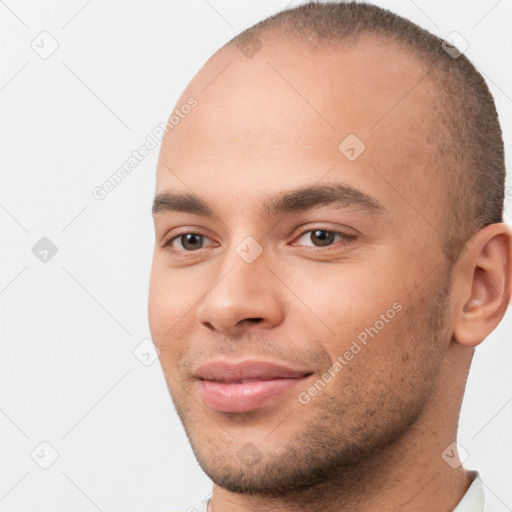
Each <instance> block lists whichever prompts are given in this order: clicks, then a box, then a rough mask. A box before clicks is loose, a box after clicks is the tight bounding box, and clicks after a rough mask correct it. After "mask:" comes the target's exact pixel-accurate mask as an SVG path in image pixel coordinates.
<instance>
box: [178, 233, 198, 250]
mask: <svg viewBox="0 0 512 512" xmlns="http://www.w3.org/2000/svg"><path fill="white" fill-rule="evenodd" d="M203 238H204V237H203V235H198V234H197V233H187V234H186V235H180V237H179V239H180V242H181V245H182V247H183V248H184V249H186V250H194V249H200V248H201V247H202V245H203Z"/></svg>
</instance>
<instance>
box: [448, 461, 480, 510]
mask: <svg viewBox="0 0 512 512" xmlns="http://www.w3.org/2000/svg"><path fill="white" fill-rule="evenodd" d="M470 474H471V475H472V476H473V482H472V483H471V485H470V486H469V489H468V490H467V491H466V494H464V496H463V498H462V499H461V500H460V502H459V504H458V505H457V506H456V507H455V508H454V509H453V512H483V510H484V488H483V485H482V480H481V479H480V474H479V473H478V471H470Z"/></svg>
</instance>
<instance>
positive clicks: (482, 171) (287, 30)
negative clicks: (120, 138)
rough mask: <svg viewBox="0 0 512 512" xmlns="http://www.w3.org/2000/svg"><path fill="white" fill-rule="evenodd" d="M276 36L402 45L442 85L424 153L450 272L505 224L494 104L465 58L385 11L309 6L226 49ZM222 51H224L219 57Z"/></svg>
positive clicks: (318, 44) (316, 43) (318, 43)
mask: <svg viewBox="0 0 512 512" xmlns="http://www.w3.org/2000/svg"><path fill="white" fill-rule="evenodd" d="M271 32H274V33H279V34H281V35H285V36H288V37H290V38H292V39H294V40H297V41H299V42H302V43H306V44H307V45H309V46H310V47H315V48H322V47H323V46H327V45H330V46H331V47H332V46H333V45H334V46H336V45H338V47H339V45H340V43H346V44H347V46H350V45H352V44H353V43H354V42H356V41H357V40H358V39H359V38H360V37H361V36H367V35H378V36H381V37H382V38H383V39H385V40H390V41H394V42H396V43H398V44H399V45H402V46H404V47H405V48H407V49H409V50H410V51H411V53H412V54H413V55H415V56H417V58H418V59H419V60H420V61H421V62H423V63H424V64H425V65H426V66H428V68H429V75H430V78H431V79H432V80H434V82H435V83H436V84H437V91H436V93H437V96H436V97H435V99H433V101H432V103H431V104H430V105H431V112H430V114H431V122H432V129H431V133H430V134H429V137H428V140H427V141H425V143H426V145H428V146H430V147H431V148H434V149H433V151H436V149H435V148H437V154H435V155H432V156H433V157H435V160H436V161H437V162H439V165H440V166H441V167H442V169H440V171H441V172H438V173H437V174H435V173H434V175H435V176H438V179H440V180H443V184H442V185H444V187H449V190H448V197H449V204H447V209H446V211H445V215H444V216H443V218H445V219H446V226H442V227H441V228H440V230H439V231H438V233H439V238H440V242H441V244H442V247H443V252H444V254H445V255H446V257H447V258H448V260H449V262H451V263H452V264H453V263H454V262H455V261H456V260H457V258H458V256H459V254H460V253H461V249H462V247H463V245H464V243H465V242H466V241H467V240H468V238H469V237H471V236H472V235H473V234H474V233H476V232H477V231H478V230H480V229H482V228H483V227H485V226H487V225H489V224H493V223H496V222H502V221H503V200H504V188H505V174H506V173H505V159H504V147H503V136H502V131H501V127H500V123H499V120H498V114H497V112H496V106H495V103H494V99H493V97H492V95H491V93H490V91H489V88H488V86H487V84H486V82H485V80H484V78H483V77H482V75H481V74H480V73H479V72H478V71H477V69H476V68H475V66H474V65H473V64H472V63H471V62H470V61H469V60H468V59H467V57H466V56H465V55H464V54H463V53H459V52H457V50H456V49H455V52H456V53H454V52H453V51H450V52H449V51H447V50H446V49H450V47H447V46H446V43H445V44H443V41H444V40H443V39H441V38H440V37H438V36H436V35H433V34H431V33H430V32H428V31H427V30H425V29H423V28H421V27H420V26H419V25H416V24H415V23H413V22H411V21H409V20H407V19H405V18H403V17H401V16H398V15H397V14H394V13H392V12H391V11H389V10H387V9H383V8H381V7H377V6H375V5H372V4H368V3H359V2H331V3H318V2H309V3H306V4H304V5H300V6H298V7H294V8H290V9H286V10H283V11H281V12H278V13H277V14H274V15H273V16H270V17H268V18H266V19H264V20H262V21H260V22H259V23H257V24H256V25H254V26H252V27H250V28H248V29H246V30H244V31H243V32H242V33H240V34H238V35H237V36H235V37H234V38H233V39H231V40H230V41H229V42H228V43H226V44H225V45H224V46H223V47H222V48H224V47H230V46H234V45H236V46H240V45H241V44H242V45H243V44H244V43H245V42H246V41H247V42H249V43H250V42H251V40H254V38H258V37H263V35H264V34H267V33H271ZM222 48H221V49H222Z"/></svg>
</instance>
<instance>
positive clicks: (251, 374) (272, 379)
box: [194, 360, 313, 412]
mask: <svg viewBox="0 0 512 512" xmlns="http://www.w3.org/2000/svg"><path fill="white" fill-rule="evenodd" d="M312 373H313V372H312V371H310V370H307V369H297V368H290V367H288V366H283V365H280V364H277V363H272V362H267V361H254V360H246V361H241V362H237V363H229V362H227V361H211V362H209V363H206V364H204V365H201V366H200V367H199V368H198V369H197V371H196V372H195V373H194V375H195V377H197V378H198V379H199V393H200V395H201V398H202V400H203V402H204V403H205V404H206V405H207V406H208V407H210V408H211V409H214V410H216V411H218V412H247V411H251V410H254V409H257V408H259V407H261V406H263V405H264V404H266V403H268V402H269V401H271V400H272V399H274V398H276V397H277V396H279V395H281V394H282V393H285V392H286V391H289V390H291V389H292V388H294V387H295V386H297V385H298V384H299V383H301V382H303V381H304V380H305V379H307V378H308V377H309V376H310V375H311V374H312Z"/></svg>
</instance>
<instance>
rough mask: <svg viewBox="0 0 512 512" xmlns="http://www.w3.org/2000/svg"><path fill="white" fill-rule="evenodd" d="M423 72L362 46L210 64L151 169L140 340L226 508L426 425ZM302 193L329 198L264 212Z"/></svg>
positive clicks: (436, 249)
mask: <svg viewBox="0 0 512 512" xmlns="http://www.w3.org/2000/svg"><path fill="white" fill-rule="evenodd" d="M427 71H428V70H427V69H426V68H425V67H424V66H423V65H421V64H420V63H419V62H417V61H416V59H414V58H413V57H412V56H409V55H408V54H407V52H405V51H403V50H400V49H398V48H397V47H396V46H393V45H391V44H388V43H383V42H382V41H381V40H375V39H372V38H367V39H365V40H362V41H360V42H359V43H357V44H356V45H354V46H353V47H352V48H350V49H348V50H345V51H341V50H328V49H325V50H322V51H315V52H312V51H311V50H308V49H307V48H306V47H304V46H302V45H300V44H297V43H292V42H289V41H285V40H283V41H278V40H270V39H268V40H267V39H265V40H263V47H262V48H261V49H260V51H259V52H258V53H256V55H254V56H253V57H251V58H247V57H246V56H245V55H244V54H243V53H242V52H239V51H238V50H237V49H236V48H231V49H226V50H224V51H222V52H221V53H220V54H218V55H216V56H215V57H214V58H213V59H212V60H210V61H209V62H208V63H207V64H206V65H205V67H204V68H203V69H202V70H201V71H200V73H199V74H198V75H197V76H196V78H195V79H194V80H193V81H192V83H191V85H190V86H189V88H188V89H187V91H185V93H184V94H183V96H182V100H180V101H179V102H178V105H181V104H182V103H184V102H185V101H186V99H187V98H188V97H189V96H194V97H195V98H196V99H197V101H198V104H197V106H196V107H195V108H194V110H192V112H191V113H190V114H189V115H188V116H187V117H185V118H183V119H182V120H180V123H179V125H178V126H176V127H175V128H174V129H173V130H172V131H171V132H170V134H169V135H168V136H167V137H166V139H165V141H164V143H163V146H162V151H161V154H160V160H159V164H158V172H157V194H158V195H161V196H160V198H161V199H162V200H161V201H160V202H159V208H158V211H157V212H156V214H155V233H156V245H155V252H154V260H153V267H152V274H151V285H150V297H149V320H150V326H151V331H152V336H153V340H154V342H155V344H156V345H157V346H158V348H159V349H160V351H161V353H160V362H161V365H162V368H163V370H164V374H165V378H166V381H167V385H168V387H169V390H170V393H171V396H172V399H173V402H174V404H175V406H176V410H177V412H178V414H179V416H180V418H181V420H182V422H183V424H184V427H185V429H186V432H187V435H188V437H189V439H190V442H191V444H192V447H193V449H194V452H195V454H196V456H197V458H198V461H199V463H200V464H201V466H202V467H203V469H204V470H205V472H206V473H207V474H208V475H209V476H210V478H212V480H214V481H215V482H216V483H217V484H219V485H221V486H222V487H225V488H226V489H228V490H232V491H235V492H237V491H238V492H240V491H241V492H255V493H260V494H267V495H272V494H275V493H279V492H289V491H291V490H293V489H301V488H306V487H308V486H311V485H314V484H316V483H320V482H322V481H324V480H326V479H328V478H333V477H339V474H338V473H340V472H342V471H344V470H345V471H346V470H347V468H349V467H351V466H354V465H356V464H358V463H359V462H361V461H363V460H365V459H366V460H367V459H368V458H369V457H371V456H372V454H375V453H376V452H377V449H378V448H381V447H383V446H385V445H387V444H389V443H390V442H391V441H393V440H394V439H396V438H398V437H399V436H401V435H402V434H403V433H404V432H405V431H406V430H407V429H408V427H409V426H410V425H411V424H412V423H413V422H414V421H415V420H416V419H417V418H418V417H420V415H421V414H422V413H423V412H425V410H426V406H427V404H428V403H429V398H431V396H432V392H433V390H434V389H435V386H436V384H437V377H438V374H439V369H440V367H441V364H442V361H443V358H444V357H445V354H446V350H447V349H448V346H449V342H450V339H451V331H450V325H448V323H446V322H444V320H445V316H446V315H448V314H449V304H448V303H447V293H446V292H447V289H446V287H447V285H448V284H449V272H448V265H447V260H446V258H445V257H444V255H443V254H442V250H441V242H440V239H441V236H442V233H441V232H440V231H441V228H440V227H439V226H442V217H443V215H444V213H443V212H444V210H443V208H444V206H443V205H445V204H446V197H445V192H444V187H443V184H442V183H441V182H440V181H439V179H440V178H439V177H440V176H442V172H441V171H439V170H438V169H435V168H434V162H435V158H434V157H433V156H432V155H433V152H434V150H433V149H432V148H431V147H429V146H428V143H427V140H428V137H429V133H430V130H431V125H430V123H431V122H432V120H431V118H430V114H429V102H431V101H432V98H433V95H434V94H435V87H433V85H432V83H431V82H429V77H428V76H425V75H426V73H427ZM350 134H355V136H357V138H358V139H360V141H362V143H364V145H365V146H366V147H365V149H364V151H362V152H361V149H362V146H361V145H360V142H358V141H357V139H356V138H355V137H354V136H353V135H350ZM348 136H350V137H349V138H348V139H347V140H346V141H345V142H344V143H343V144H342V145H341V148H339V146H340V143H342V141H344V140H345V139H346V138H347V137H348ZM329 185H332V186H333V187H331V189H329V190H327V189H326V188H325V187H326V186H329ZM334 186H336V187H337V188H335V187H334ZM309 187H316V188H319V187H324V188H321V190H320V193H315V192H314V191H309V192H308V193H306V194H304V195H303V196H302V197H300V196H299V197H295V201H294V200H293V198H291V199H290V198H289V200H284V201H283V200H281V201H277V199H279V198H281V199H282V197H283V196H284V195H285V194H291V193H293V192H296V191H298V190H300V189H305V188H309ZM333 190H334V191H335V194H337V196H336V197H337V199H338V200H337V201H334V200H333V197H334V196H333V195H332V191H333ZM329 191H330V192H329ZM329 193H330V194H331V195H329ZM166 194H171V195H175V194H185V195H187V194H188V195H190V196H193V197H195V198H196V199H199V200H200V201H202V202H203V203H205V204H206V205H207V206H208V208H209V209H210V210H211V213H210V214H205V211H204V210H203V213H201V212H200V211H196V212H195V213H194V212H192V211H187V210H188V209H189V208H186V207H185V202H184V201H178V202H176V201H174V202H172V201H171V200H170V199H171V198H170V197H168V196H166ZM322 200H323V201H322ZM264 205H265V206H264ZM189 206H190V205H189ZM190 233H195V235H192V234H190ZM187 234H189V235H188V236H185V235H187ZM270 364H274V365H280V366H281V367H285V368H286V369H287V370H286V371H285V370H283V369H282V368H278V369H276V367H273V366H270ZM253 379H255V380H256V381H252V380H253ZM246 380H250V381H252V382H245V381H246ZM242 381H243V382H242Z"/></svg>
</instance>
